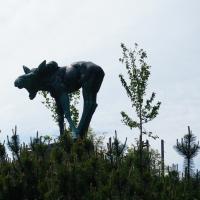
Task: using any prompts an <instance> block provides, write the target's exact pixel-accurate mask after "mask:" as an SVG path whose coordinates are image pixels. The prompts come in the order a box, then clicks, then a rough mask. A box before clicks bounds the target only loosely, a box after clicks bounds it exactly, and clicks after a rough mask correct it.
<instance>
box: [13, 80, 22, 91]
mask: <svg viewBox="0 0 200 200" xmlns="http://www.w3.org/2000/svg"><path fill="white" fill-rule="evenodd" d="M14 85H15V87H18V88H20V89H21V88H22V86H21V85H20V81H19V80H18V79H17V80H15V82H14Z"/></svg>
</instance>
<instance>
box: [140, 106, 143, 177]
mask: <svg viewBox="0 0 200 200" xmlns="http://www.w3.org/2000/svg"><path fill="white" fill-rule="evenodd" d="M142 154H143V141H142V106H141V105H140V173H141V176H142V175H143V155H142Z"/></svg>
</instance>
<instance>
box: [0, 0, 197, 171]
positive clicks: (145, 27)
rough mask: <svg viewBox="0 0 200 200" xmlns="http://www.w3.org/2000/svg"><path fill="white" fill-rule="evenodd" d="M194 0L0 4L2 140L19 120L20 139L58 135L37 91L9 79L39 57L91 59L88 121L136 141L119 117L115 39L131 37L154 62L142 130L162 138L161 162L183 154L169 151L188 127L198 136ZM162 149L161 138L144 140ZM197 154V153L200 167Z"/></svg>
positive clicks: (122, 97)
mask: <svg viewBox="0 0 200 200" xmlns="http://www.w3.org/2000/svg"><path fill="white" fill-rule="evenodd" d="M199 10H200V2H199V0H190V1H188V0H157V1H156V0H123V1H122V0H101V1H100V0H99V1H97V0H73V1H72V0H71V1H70V0H56V1H55V0H43V1H41V0H20V1H17V0H7V1H2V2H1V7H0V30H1V32H0V47H1V48H0V60H1V79H0V92H1V98H0V129H1V131H2V132H1V134H0V139H1V140H3V139H4V138H6V135H11V129H12V128H13V127H14V126H15V125H17V126H18V134H19V135H20V138H21V140H22V141H28V139H29V137H30V136H34V135H35V133H36V131H37V130H38V131H39V133H40V134H49V135H52V136H57V135H58V128H57V126H56V124H55V123H54V122H53V121H52V118H51V113H50V112H49V111H48V110H47V109H46V108H45V107H44V105H42V104H41V100H42V98H41V97H40V96H39V95H38V96H37V97H36V99H34V100H33V101H30V100H29V98H28V94H27V92H26V91H25V90H19V89H17V88H14V85H13V82H14V80H15V79H16V77H17V76H19V75H21V74H22V73H23V70H22V65H26V66H28V67H30V68H32V67H37V66H38V64H39V63H40V62H42V61H43V60H44V59H46V60H47V61H51V60H55V61H57V62H58V64H59V65H60V66H64V65H69V64H70V63H72V62H74V61H79V60H90V61H93V62H94V63H96V64H98V65H100V66H101V67H102V68H103V69H104V71H105V73H106V76H105V79H104V82H103V85H102V87H101V89H100V92H99V94H98V104H99V106H98V108H97V110H96V112H95V114H94V116H93V119H92V123H91V127H92V128H93V129H94V130H95V131H96V132H99V133H103V132H106V133H107V134H106V137H108V136H113V135H114V130H117V131H118V135H119V137H120V138H121V140H124V139H125V137H128V142H129V144H130V143H134V138H136V137H138V131H137V130H132V131H131V130H129V129H128V128H127V127H126V126H124V125H123V124H122V123H121V116H120V111H121V110H125V111H127V113H129V114H130V115H133V114H134V112H133V111H132V110H131V104H130V101H129V99H128V98H127V96H126V93H125V91H124V89H123V88H122V86H121V83H120V81H119V78H118V74H119V73H125V70H124V67H123V66H122V65H121V64H120V63H119V61H118V59H119V57H120V56H121V49H120V43H121V42H124V43H125V44H126V45H127V46H128V47H132V48H133V46H134V43H135V42H137V43H138V44H139V47H141V48H143V49H145V50H146V51H147V54H148V63H149V64H150V65H151V66H152V68H151V77H150V80H149V86H148V91H149V92H152V91H155V92H156V94H157V96H156V100H160V101H161V102H162V105H161V109H160V114H159V116H158V117H157V118H156V119H155V120H154V121H153V122H150V123H149V125H148V126H147V128H148V129H149V130H151V131H153V132H154V133H155V134H157V135H158V136H159V137H160V138H161V139H164V140H165V147H166V148H165V153H166V155H165V156H166V161H167V163H168V164H171V163H179V164H181V166H180V168H182V163H183V159H182V157H180V156H179V155H178V154H177V153H176V152H175V151H174V149H173V145H174V144H175V143H176V139H177V138H181V137H182V136H183V135H184V134H186V133H187V126H188V125H190V126H191V129H192V131H193V133H194V134H195V135H196V136H197V138H198V139H199V140H200V122H199V119H200V117H199V114H200V77H199V74H200V69H199V57H200V37H199V36H200V20H199V19H200V12H199ZM150 143H151V144H152V147H153V148H158V149H159V150H160V140H156V141H152V140H150ZM199 159H200V157H198V158H196V159H195V163H196V167H199V168H200V161H199Z"/></svg>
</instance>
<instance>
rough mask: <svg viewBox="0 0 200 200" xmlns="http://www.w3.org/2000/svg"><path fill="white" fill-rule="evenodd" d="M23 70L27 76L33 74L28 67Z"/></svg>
mask: <svg viewBox="0 0 200 200" xmlns="http://www.w3.org/2000/svg"><path fill="white" fill-rule="evenodd" d="M23 69H24V73H25V74H28V73H30V72H31V70H30V69H29V68H28V67H26V66H23Z"/></svg>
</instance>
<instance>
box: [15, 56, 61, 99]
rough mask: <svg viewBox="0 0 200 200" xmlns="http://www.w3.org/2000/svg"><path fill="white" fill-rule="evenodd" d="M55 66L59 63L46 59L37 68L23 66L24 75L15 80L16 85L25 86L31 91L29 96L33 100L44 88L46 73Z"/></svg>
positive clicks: (20, 87)
mask: <svg viewBox="0 0 200 200" xmlns="http://www.w3.org/2000/svg"><path fill="white" fill-rule="evenodd" d="M50 66H53V67H54V69H55V67H56V68H57V67H58V66H57V63H55V62H50V63H48V64H46V60H44V61H43V62H42V63H41V64H40V65H39V66H38V67H37V68H33V69H29V68H28V67H26V66H23V69H24V73H25V74H23V75H21V76H19V77H18V78H17V79H16V80H15V82H14V85H15V87H18V88H19V89H22V88H25V89H26V90H27V91H28V93H29V98H30V99H31V100H32V99H34V98H35V96H36V94H37V92H38V91H39V90H42V88H41V87H42V85H41V80H42V79H43V78H44V77H45V74H46V73H47V72H48V71H51V70H52V67H50Z"/></svg>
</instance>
